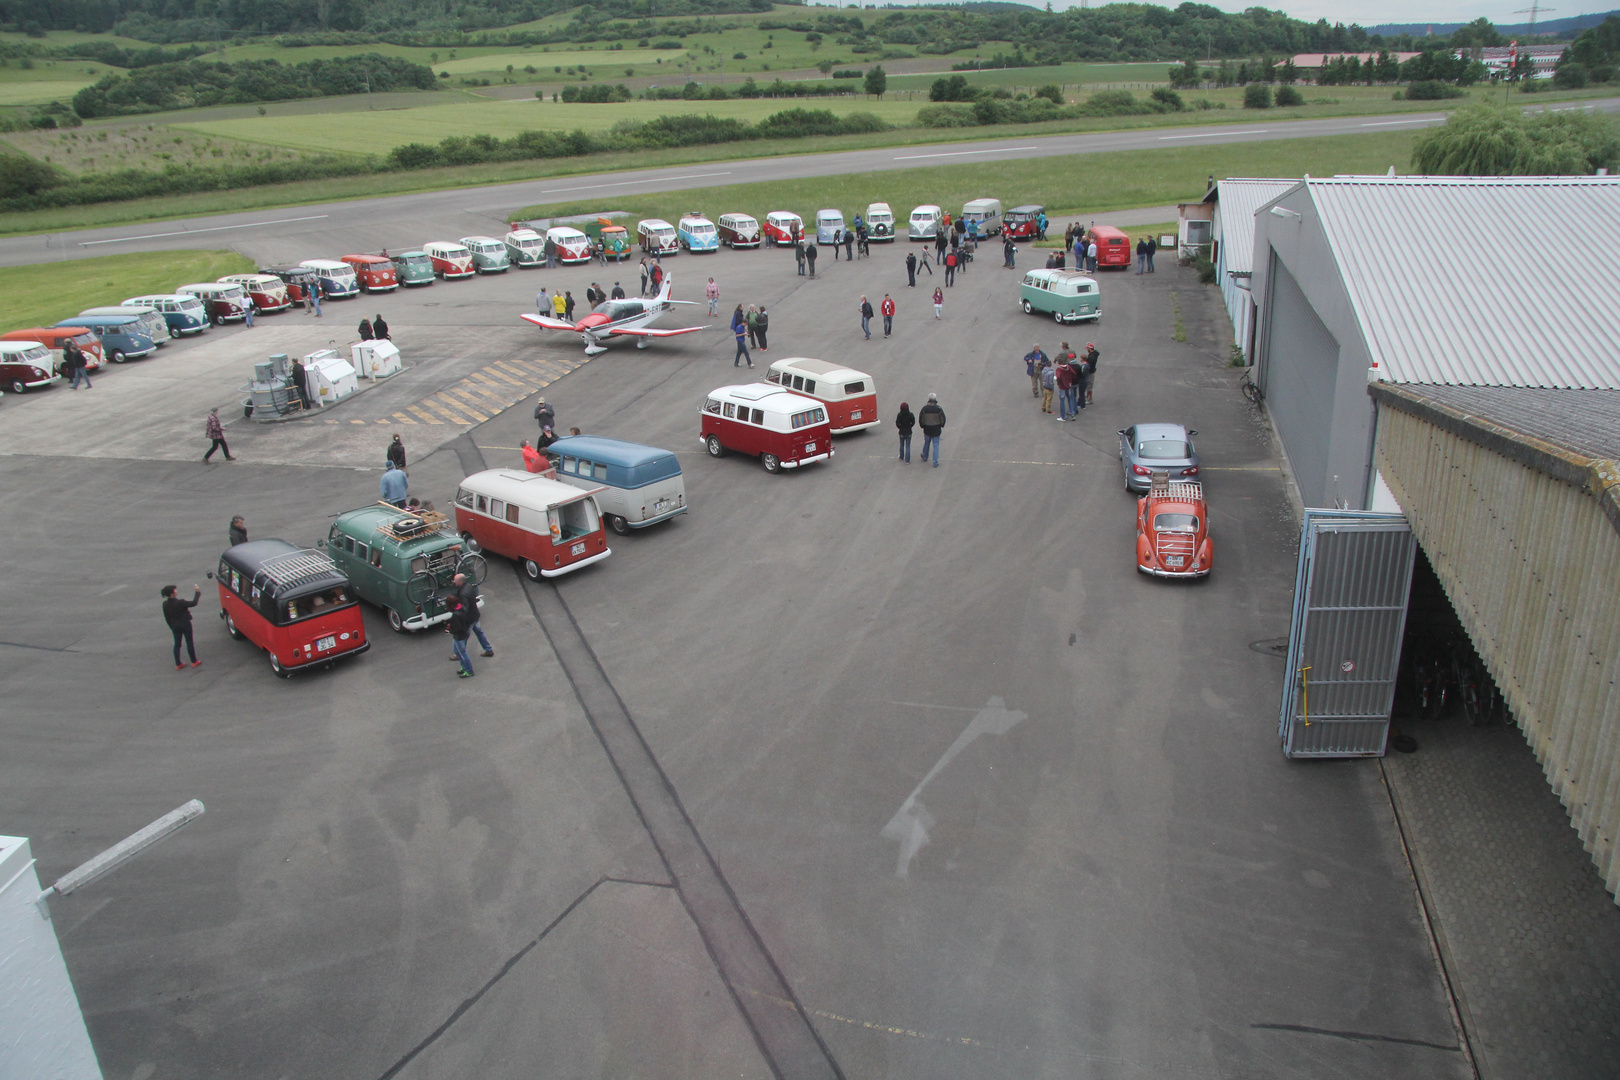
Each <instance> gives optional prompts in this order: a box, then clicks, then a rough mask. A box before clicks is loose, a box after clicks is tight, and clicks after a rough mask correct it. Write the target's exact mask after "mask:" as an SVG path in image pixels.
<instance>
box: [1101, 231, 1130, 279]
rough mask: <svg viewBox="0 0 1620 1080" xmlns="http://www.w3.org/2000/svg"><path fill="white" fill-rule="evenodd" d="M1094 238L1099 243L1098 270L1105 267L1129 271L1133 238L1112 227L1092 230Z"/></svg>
mask: <svg viewBox="0 0 1620 1080" xmlns="http://www.w3.org/2000/svg"><path fill="white" fill-rule="evenodd" d="M1091 235H1092V238H1093V239H1095V240H1096V241H1097V268H1098V269H1099V270H1100V269H1102V268H1103V267H1105V266H1122V267H1124V268H1125V269H1127V270H1129V269H1130V266H1131V255H1132V248H1131V238H1130V237H1128V236H1126V235H1125V234H1124V233H1122V232H1120V231H1119V230H1118V229H1116V228H1114V227H1113V226H1112V225H1098V226H1097V227H1096V228H1094V229H1092V230H1091Z"/></svg>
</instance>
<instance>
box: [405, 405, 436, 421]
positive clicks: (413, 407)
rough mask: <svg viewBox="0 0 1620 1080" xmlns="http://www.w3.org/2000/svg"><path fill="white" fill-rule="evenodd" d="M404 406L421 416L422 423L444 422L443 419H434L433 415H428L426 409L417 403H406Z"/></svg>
mask: <svg viewBox="0 0 1620 1080" xmlns="http://www.w3.org/2000/svg"><path fill="white" fill-rule="evenodd" d="M406 408H407V409H409V410H410V411H411V412H413V413H415V414H416V415H417V416H419V417H421V418H422V422H423V423H424V424H442V423H444V421H443V420H438V419H435V418H434V417H433V416H431V415H429V413H428V412H427V410H426V409H423V408H422V407H421V406H419V405H407V406H406Z"/></svg>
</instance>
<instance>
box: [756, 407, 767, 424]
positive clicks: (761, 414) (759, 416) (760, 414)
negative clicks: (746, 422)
mask: <svg viewBox="0 0 1620 1080" xmlns="http://www.w3.org/2000/svg"><path fill="white" fill-rule="evenodd" d="M764 422H765V410H764V409H755V410H754V423H756V424H763V423H764Z"/></svg>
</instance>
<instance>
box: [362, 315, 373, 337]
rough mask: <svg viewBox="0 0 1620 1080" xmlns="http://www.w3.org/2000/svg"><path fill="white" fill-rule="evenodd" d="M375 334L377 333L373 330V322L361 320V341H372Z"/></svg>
mask: <svg viewBox="0 0 1620 1080" xmlns="http://www.w3.org/2000/svg"><path fill="white" fill-rule="evenodd" d="M374 332H375V331H373V330H372V328H371V320H370V319H361V320H360V340H361V341H370V340H372V334H373V333H374Z"/></svg>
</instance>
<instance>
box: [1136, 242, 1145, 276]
mask: <svg viewBox="0 0 1620 1080" xmlns="http://www.w3.org/2000/svg"><path fill="white" fill-rule="evenodd" d="M1136 273H1137V274H1138V275H1139V276H1140V275H1142V274H1145V273H1147V241H1146V240H1145V239H1144V240H1138V241H1137V242H1136Z"/></svg>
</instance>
